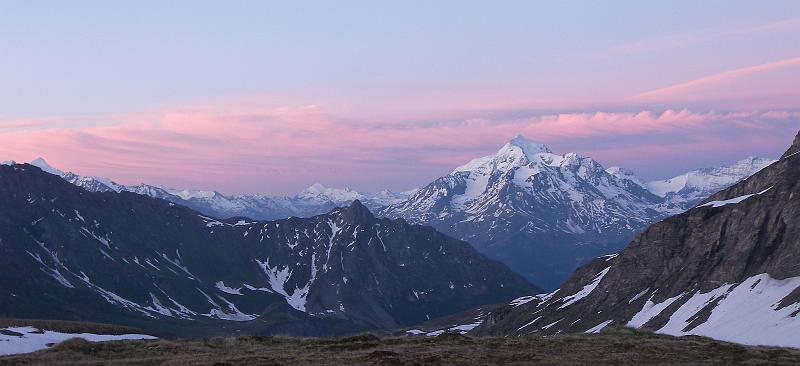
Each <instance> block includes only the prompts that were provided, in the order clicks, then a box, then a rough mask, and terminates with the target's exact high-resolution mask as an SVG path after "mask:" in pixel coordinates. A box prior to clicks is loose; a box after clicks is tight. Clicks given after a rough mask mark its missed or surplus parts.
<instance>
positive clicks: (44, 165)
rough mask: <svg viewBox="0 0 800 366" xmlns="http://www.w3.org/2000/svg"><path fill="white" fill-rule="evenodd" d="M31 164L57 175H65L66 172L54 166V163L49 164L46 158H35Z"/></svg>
mask: <svg viewBox="0 0 800 366" xmlns="http://www.w3.org/2000/svg"><path fill="white" fill-rule="evenodd" d="M31 165H33V166H35V167H37V168H39V169H41V170H42V171H44V172H47V173H50V174H55V175H57V176H63V175H64V172H62V171H60V170H58V169H56V168H54V167H53V166H52V165H50V164H48V163H47V162H46V161H45V160H44V158H41V157H39V158H36V159H33V161H31Z"/></svg>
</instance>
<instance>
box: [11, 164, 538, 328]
mask: <svg viewBox="0 0 800 366" xmlns="http://www.w3.org/2000/svg"><path fill="white" fill-rule="evenodd" d="M51 174H52V172H51ZM51 174H47V173H45V172H43V171H42V170H40V169H38V168H36V167H34V166H32V165H28V164H19V165H13V166H0V223H2V225H0V252H2V255H0V268H3V269H4V270H3V271H2V273H0V289H2V290H3V294H4V296H0V315H2V316H4V317H25V318H60V319H77V320H88V321H100V322H113V323H123V324H136V325H137V326H139V327H142V326H149V325H155V324H156V323H159V322H160V323H159V324H164V323H163V321H166V322H168V323H169V324H176V326H183V327H194V326H202V325H203V324H205V325H206V326H208V324H209V322H212V323H213V322H220V323H222V324H217V323H213V324H212V325H211V327H212V328H213V327H217V328H219V329H218V330H217V331H218V332H220V331H222V332H225V331H227V332H234V331H235V330H243V331H245V330H246V331H247V332H248V333H262V334H264V333H282V334H283V333H291V334H297V335H321V334H331V333H337V332H352V331H356V330H362V329H375V328H388V327H396V326H402V325H412V324H415V323H419V322H422V321H425V320H427V319H428V318H433V317H438V316H443V315H447V314H451V313H455V312H459V311H463V310H466V309H467V308H469V307H471V306H477V305H480V304H484V303H495V302H497V301H506V300H509V299H511V298H514V297H518V296H520V295H521V294H524V293H527V292H537V289H536V288H535V287H533V286H531V285H530V284H529V283H528V282H527V281H525V280H524V279H523V278H522V277H520V276H519V275H517V274H514V273H513V272H511V271H510V270H509V269H508V268H507V267H505V266H504V265H502V264H500V263H498V262H495V261H492V260H488V259H487V258H485V257H484V256H482V255H481V254H479V253H478V252H477V251H476V250H475V249H473V248H472V247H471V246H470V245H469V244H467V243H465V242H462V241H459V240H456V239H453V238H450V237H447V236H445V235H443V234H441V233H439V232H437V231H436V230H434V229H433V228H430V227H423V226H412V225H409V224H408V223H406V222H405V221H403V220H390V219H380V218H376V217H374V216H373V215H372V214H371V213H370V211H369V210H368V209H367V208H366V207H365V206H364V205H362V204H361V203H360V202H359V201H357V200H356V201H354V202H353V203H352V204H350V205H349V206H347V207H344V208H337V209H334V210H332V211H330V212H328V213H325V214H322V215H317V216H314V217H311V218H296V217H295V218H289V219H283V220H278V221H255V220H250V219H240V218H237V219H228V220H218V219H214V218H211V217H209V216H206V215H203V214H201V213H199V212H196V211H194V210H191V209H189V208H186V207H184V206H181V205H176V204H174V203H172V202H168V201H165V200H161V199H153V198H150V197H145V196H142V195H139V194H133V193H130V192H126V191H122V192H120V193H112V192H89V191H86V190H84V189H81V188H78V187H76V186H74V185H72V184H69V183H68V182H66V181H64V180H63V179H60V178H58V177H56V176H54V175H51ZM431 273H436V275H435V276H431ZM148 319H153V320H159V322H156V323H149V322H148ZM198 320H199V321H200V322H197V321H198ZM184 321H186V322H184ZM239 323H242V324H239ZM143 324H144V325H143ZM197 324H199V325H197Z"/></svg>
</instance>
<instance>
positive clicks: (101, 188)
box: [11, 158, 413, 220]
mask: <svg viewBox="0 0 800 366" xmlns="http://www.w3.org/2000/svg"><path fill="white" fill-rule="evenodd" d="M11 163H13V162H11ZM30 164H31V165H34V166H36V167H39V168H40V169H42V170H43V171H45V172H48V173H50V174H55V175H57V176H59V177H62V178H64V179H65V180H66V181H68V182H70V183H72V184H75V185H76V186H79V187H81V188H84V189H86V190H88V191H91V192H121V191H128V192H133V193H138V194H143V195H147V196H150V197H154V198H160V199H165V200H168V201H170V202H173V203H177V204H180V205H184V206H187V207H190V208H193V209H195V210H197V211H200V212H202V213H205V214H206V215H211V216H214V217H221V218H228V217H249V218H252V219H257V220H274V219H280V218H287V217H291V216H296V217H311V216H314V215H319V214H322V213H325V212H328V211H330V210H332V209H334V208H336V207H341V206H347V205H349V204H350V203H352V202H353V201H355V200H360V201H361V202H362V203H363V204H364V205H365V206H367V207H368V208H369V209H370V210H380V209H382V208H384V207H386V206H388V205H390V204H393V203H396V202H399V201H402V200H403V199H404V198H406V197H407V196H408V195H409V194H410V193H412V192H413V191H409V192H400V193H397V192H392V191H388V190H384V191H380V192H377V193H364V192H358V191H354V190H352V189H350V188H344V189H337V188H328V187H325V186H323V185H321V184H319V183H317V184H314V185H311V186H310V187H308V188H306V189H305V190H303V191H302V192H300V193H299V194H297V195H295V196H291V197H268V196H263V195H225V194H222V193H219V192H216V191H202V190H186V189H171V188H164V187H157V186H152V185H148V184H138V185H133V186H125V185H121V184H117V183H116V182H114V181H112V180H110V179H107V178H101V177H89V176H81V175H77V174H75V173H72V172H64V171H61V170H59V169H57V168H54V167H52V166H51V165H49V164H48V163H47V162H46V161H45V160H44V159H42V158H37V159H36V160H33V161H31V163H30Z"/></svg>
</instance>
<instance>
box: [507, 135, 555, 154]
mask: <svg viewBox="0 0 800 366" xmlns="http://www.w3.org/2000/svg"><path fill="white" fill-rule="evenodd" d="M512 146H515V147H518V148H520V149H521V150H522V152H523V153H525V155H526V156H529V157H530V156H533V155H536V154H541V153H552V151H550V149H548V148H547V146H545V145H544V144H542V143H539V142H536V141H532V140H528V139H527V138H525V136H522V135H521V134H519V135H517V136H515V137H514V138H513V139H511V140H510V141H508V143H507V144H506V145H505V146H503V149H501V151H503V150H506V149H508V148H510V147H512Z"/></svg>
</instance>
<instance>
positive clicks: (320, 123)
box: [0, 105, 800, 194]
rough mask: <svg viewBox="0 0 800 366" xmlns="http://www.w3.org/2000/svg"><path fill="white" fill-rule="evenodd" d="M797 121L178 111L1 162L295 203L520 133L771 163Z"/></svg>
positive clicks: (388, 180) (52, 138) (442, 164)
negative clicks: (375, 117)
mask: <svg viewBox="0 0 800 366" xmlns="http://www.w3.org/2000/svg"><path fill="white" fill-rule="evenodd" d="M98 119H103V118H100V117H98ZM798 119H800V113H798V112H793V111H783V110H776V111H740V112H714V111H711V112H694V111H690V110H685V109H684V110H666V111H662V112H653V111H638V112H596V113H564V114H551V115H541V116H533V117H529V118H515V119H497V118H484V119H475V118H472V119H453V120H449V121H446V122H435V123H434V122H430V123H425V122H418V123H364V122H353V121H358V120H360V119H358V118H344V117H338V116H333V115H331V114H329V113H326V111H325V110H323V109H322V108H320V107H318V106H313V105H311V106H301V107H281V108H272V109H261V110H257V109H248V110H242V111H240V112H237V111H236V110H231V109H216V108H210V107H206V108H204V107H182V108H174V109H169V110H164V111H156V112H150V113H142V114H132V115H121V116H111V117H107V120H108V124H106V125H102V126H88V127H80V128H66V127H64V126H63V125H59V126H55V127H52V128H45V129H36V130H24V131H8V132H0V160H5V159H14V160H18V161H28V160H31V159H33V158H35V157H37V156H44V157H45V158H47V159H48V160H49V161H51V163H52V164H54V165H56V166H59V167H62V168H64V169H70V170H74V171H76V172H78V173H81V174H89V175H100V176H107V177H111V178H113V179H116V180H119V181H120V182H122V183H138V182H141V181H144V182H148V183H152V184H165V185H171V186H179V187H187V188H201V189H217V190H221V191H223V192H260V193H269V194H275V193H293V192H296V191H298V190H299V189H302V188H303V187H304V186H307V185H309V184H311V183H314V182H318V181H319V182H322V183H325V184H329V185H338V186H341V185H351V186H353V187H354V188H357V189H367V190H376V189H382V188H391V189H407V188H411V187H414V186H418V185H421V184H424V183H426V182H428V181H430V180H432V179H434V178H436V177H438V176H440V175H442V174H445V173H447V172H448V171H449V170H451V169H452V168H453V167H454V166H456V165H460V164H462V163H464V162H465V161H467V160H469V159H471V158H473V157H477V156H482V155H485V154H489V153H492V152H493V151H495V150H496V149H497V148H499V147H500V146H501V145H502V144H503V143H505V141H507V140H508V139H509V138H511V137H513V136H514V135H516V134H519V133H522V134H524V135H526V136H527V137H528V138H531V139H535V140H539V141H541V142H544V143H547V144H549V145H551V147H553V148H554V149H555V150H556V151H557V152H567V151H576V152H579V153H582V154H584V155H588V156H592V157H595V158H598V159H600V160H601V161H602V162H604V163H607V164H615V165H623V166H629V167H634V168H636V167H639V166H641V167H643V168H647V167H651V166H658V164H662V163H665V164H666V165H669V164H672V163H674V160H675V159H676V157H677V158H681V157H683V158H690V157H692V155H693V154H694V155H696V154H698V153H699V152H702V154H704V156H703V159H709V158H711V159H723V158H724V159H725V160H728V161H729V160H735V159H737V158H740V157H743V156H745V155H749V154H759V153H765V152H766V153H770V154H773V155H777V154H778V153H779V152H780V150H781V149H782V148H783V145H785V144H786V143H788V139H790V137H789V136H792V135H793V134H794V132H796V131H794V129H796V128H797V127H798V126H797V122H796V121H797V120H798ZM784 140H786V141H784ZM700 160H702V159H700ZM667 163H668V164H667ZM684 165H685V166H690V165H691V164H684ZM676 169H677V167H676ZM645 170H646V169H645Z"/></svg>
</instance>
